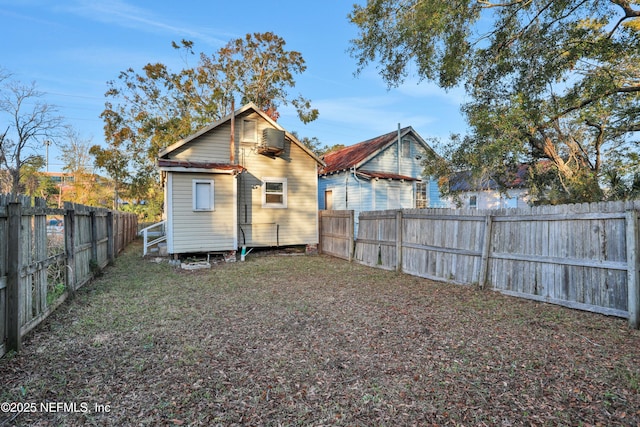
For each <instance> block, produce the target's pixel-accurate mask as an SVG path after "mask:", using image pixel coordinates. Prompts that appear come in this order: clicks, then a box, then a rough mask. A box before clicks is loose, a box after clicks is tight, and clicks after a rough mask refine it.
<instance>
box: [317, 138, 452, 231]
mask: <svg viewBox="0 0 640 427" xmlns="http://www.w3.org/2000/svg"><path fill="white" fill-rule="evenodd" d="M429 152H430V153H432V152H433V150H432V148H431V147H430V146H429V145H428V144H427V143H426V141H425V140H424V139H423V138H422V137H421V136H420V135H419V134H418V133H417V132H416V131H415V130H414V129H413V128H412V127H411V126H407V127H404V128H400V127H398V130H397V131H393V132H389V133H386V134H384V135H380V136H378V137H375V138H372V139H369V140H366V141H363V142H360V143H358V144H355V145H351V146H348V147H346V148H343V149H341V150H337V151H333V152H330V153H327V154H325V155H324V157H323V160H324V162H325V166H324V167H321V168H320V169H319V173H318V176H319V181H318V190H319V191H318V205H319V206H320V209H328V210H331V209H335V210H342V209H348V210H353V211H354V215H355V218H356V226H357V220H358V219H357V218H358V215H359V213H360V212H363V211H375V210H385V209H409V208H419V209H422V208H428V207H441V206H442V202H441V200H440V191H439V189H438V183H437V181H436V180H434V179H432V178H431V177H428V176H424V165H423V163H424V160H425V159H426V157H427V153H429Z"/></svg>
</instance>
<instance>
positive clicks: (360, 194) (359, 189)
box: [347, 166, 362, 222]
mask: <svg viewBox="0 0 640 427" xmlns="http://www.w3.org/2000/svg"><path fill="white" fill-rule="evenodd" d="M351 173H352V174H353V179H355V180H356V182H357V183H358V215H357V216H356V217H355V220H356V222H357V221H358V217H359V216H360V212H361V211H362V183H361V182H360V180H359V179H358V176H357V174H356V167H355V166H352V167H351ZM347 176H348V175H347Z"/></svg>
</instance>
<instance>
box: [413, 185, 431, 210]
mask: <svg viewBox="0 0 640 427" xmlns="http://www.w3.org/2000/svg"><path fill="white" fill-rule="evenodd" d="M420 204H423V205H424V206H418V205H420ZM415 207H416V208H417V209H425V208H428V207H429V183H428V182H424V181H422V182H416V186H415Z"/></svg>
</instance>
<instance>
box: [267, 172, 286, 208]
mask: <svg viewBox="0 0 640 427" xmlns="http://www.w3.org/2000/svg"><path fill="white" fill-rule="evenodd" d="M262 207H263V208H286V207H287V179H286V178H262Z"/></svg>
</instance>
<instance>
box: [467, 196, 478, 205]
mask: <svg viewBox="0 0 640 427" xmlns="http://www.w3.org/2000/svg"><path fill="white" fill-rule="evenodd" d="M469 207H470V208H477V207H478V196H469Z"/></svg>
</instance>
